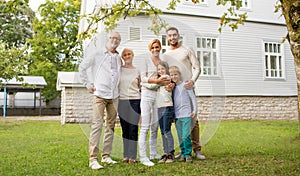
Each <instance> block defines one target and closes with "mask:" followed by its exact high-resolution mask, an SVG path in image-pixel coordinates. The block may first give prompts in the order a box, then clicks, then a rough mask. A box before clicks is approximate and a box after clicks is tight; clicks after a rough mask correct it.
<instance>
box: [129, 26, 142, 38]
mask: <svg viewBox="0 0 300 176" xmlns="http://www.w3.org/2000/svg"><path fill="white" fill-rule="evenodd" d="M129 40H141V28H140V27H129Z"/></svg>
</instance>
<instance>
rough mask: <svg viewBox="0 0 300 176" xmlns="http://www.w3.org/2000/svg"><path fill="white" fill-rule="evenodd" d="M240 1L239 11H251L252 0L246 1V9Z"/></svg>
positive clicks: (243, 0)
mask: <svg viewBox="0 0 300 176" xmlns="http://www.w3.org/2000/svg"><path fill="white" fill-rule="evenodd" d="M241 1H242V6H241V8H240V9H239V10H240V11H252V0H248V7H245V6H244V5H245V0H241Z"/></svg>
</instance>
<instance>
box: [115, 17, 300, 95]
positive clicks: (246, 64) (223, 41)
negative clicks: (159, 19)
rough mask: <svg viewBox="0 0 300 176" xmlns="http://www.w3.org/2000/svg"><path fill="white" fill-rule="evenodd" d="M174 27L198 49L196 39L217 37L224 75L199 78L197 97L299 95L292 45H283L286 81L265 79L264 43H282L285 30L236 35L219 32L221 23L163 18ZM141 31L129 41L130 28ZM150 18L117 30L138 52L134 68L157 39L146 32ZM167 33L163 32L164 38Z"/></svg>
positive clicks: (256, 29)
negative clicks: (150, 44)
mask: <svg viewBox="0 0 300 176" xmlns="http://www.w3.org/2000/svg"><path fill="white" fill-rule="evenodd" d="M163 18H164V19H166V20H167V22H168V23H169V24H170V25H171V26H176V27H178V28H179V31H180V33H181V34H182V35H183V36H184V38H183V43H184V44H185V45H189V46H192V47H194V48H195V46H196V43H195V37H196V36H204V37H205V36H214V37H217V38H218V39H219V49H220V52H219V55H220V69H221V74H220V77H218V78H210V77H202V76H201V77H200V78H199V80H198V81H197V82H196V94H197V95H199V96H201V95H209V96H210V95H233V96H237V95H249V96H255V95H256V96H271V95H276V96H290V95H292V96H294V95H297V88H296V78H295V71H294V63H293V57H292V54H291V52H290V49H289V44H288V43H287V42H285V43H284V48H285V50H284V58H285V68H286V69H285V75H286V79H285V80H265V79H264V52H263V41H264V40H271V41H278V42H280V41H281V39H282V37H283V36H285V35H286V27H285V26H283V25H272V24H263V23H254V22H247V23H246V24H245V25H244V26H240V27H239V29H238V30H237V31H235V32H231V31H230V30H229V29H228V28H225V29H224V30H223V32H222V33H221V34H220V33H218V32H217V28H218V20H217V19H214V18H204V17H196V16H185V15H163ZM134 25H136V26H139V27H142V39H141V40H140V41H128V32H127V31H128V26H134ZM149 25H150V21H149V19H148V18H146V17H144V16H140V17H135V18H134V20H132V19H130V20H128V21H123V22H121V23H120V26H119V27H118V28H117V29H116V30H117V31H120V32H121V35H122V43H121V46H120V50H122V48H124V47H129V48H132V49H133V50H134V52H135V65H137V66H138V65H139V63H140V62H142V59H143V58H145V57H149V51H148V49H147V44H148V42H149V41H150V40H151V39H152V38H160V36H158V37H157V36H154V35H153V34H152V33H151V32H150V31H148V30H147V28H148V26H149ZM163 33H164V31H162V34H163Z"/></svg>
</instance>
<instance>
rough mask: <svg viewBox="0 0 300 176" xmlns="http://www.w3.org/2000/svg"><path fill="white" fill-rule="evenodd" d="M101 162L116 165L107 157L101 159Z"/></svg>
mask: <svg viewBox="0 0 300 176" xmlns="http://www.w3.org/2000/svg"><path fill="white" fill-rule="evenodd" d="M101 162H102V163H108V164H116V163H117V161H114V160H112V159H111V158H110V157H109V156H107V157H104V158H102V159H101Z"/></svg>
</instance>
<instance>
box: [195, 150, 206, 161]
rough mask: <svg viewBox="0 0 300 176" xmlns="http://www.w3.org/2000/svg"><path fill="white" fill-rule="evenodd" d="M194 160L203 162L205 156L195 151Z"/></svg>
mask: <svg viewBox="0 0 300 176" xmlns="http://www.w3.org/2000/svg"><path fill="white" fill-rule="evenodd" d="M195 158H197V159H201V160H205V156H204V155H203V154H202V152H201V151H196V152H195Z"/></svg>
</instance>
